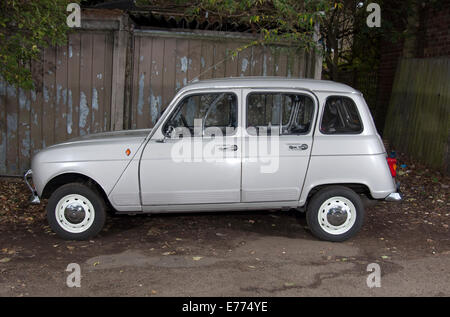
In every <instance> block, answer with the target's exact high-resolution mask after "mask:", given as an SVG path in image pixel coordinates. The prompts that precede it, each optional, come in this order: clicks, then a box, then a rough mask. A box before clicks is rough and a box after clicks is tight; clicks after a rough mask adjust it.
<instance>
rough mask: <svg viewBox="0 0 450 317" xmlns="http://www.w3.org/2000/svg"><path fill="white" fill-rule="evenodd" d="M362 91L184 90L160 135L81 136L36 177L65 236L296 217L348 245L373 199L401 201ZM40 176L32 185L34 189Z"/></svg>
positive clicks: (296, 83)
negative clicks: (181, 220) (184, 221)
mask: <svg viewBox="0 0 450 317" xmlns="http://www.w3.org/2000/svg"><path fill="white" fill-rule="evenodd" d="M395 170H396V161H395V159H391V158H388V156H387V154H386V150H385V148H384V145H383V142H382V140H381V138H380V136H379V135H378V133H377V130H376V128H375V125H374V122H373V120H372V117H371V114H370V111H369V108H368V106H367V104H366V102H365V101H364V98H363V96H362V94H361V93H360V92H358V91H356V90H355V89H353V88H351V87H349V86H346V85H343V84H339V83H335V82H330V81H318V80H303V79H286V78H270V77H264V78H254V77H250V78H245V77H244V78H228V79H217V80H208V81H198V82H195V83H192V84H190V85H188V86H186V87H184V88H182V89H181V90H180V91H179V92H178V93H177V94H176V96H175V97H174V99H173V100H172V102H171V103H170V104H169V105H168V106H167V108H166V110H165V111H164V112H163V113H162V115H161V117H160V118H159V120H158V121H157V123H156V124H155V126H154V127H153V129H146V130H131V131H115V132H108V133H100V134H93V135H87V136H82V137H79V138H76V139H72V140H69V141H66V142H64V143H61V144H57V145H53V146H50V147H48V148H46V149H44V150H42V151H40V152H39V153H37V154H36V155H35V156H34V158H33V160H32V166H31V170H29V171H28V172H27V173H26V175H25V180H26V181H27V183H28V185H29V187H30V189H31V191H32V193H33V196H32V201H33V202H34V203H39V200H40V199H39V198H49V200H48V205H47V216H48V222H49V224H50V226H51V227H52V229H53V230H54V231H55V232H56V233H57V234H58V235H59V236H60V237H62V238H64V239H73V240H84V239H89V238H91V237H93V236H95V235H96V234H98V233H99V232H100V231H101V229H102V227H103V225H104V223H105V216H106V209H111V210H113V211H114V212H116V213H126V214H137V213H170V212H188V211H191V212H199V211H224V210H261V209H283V210H286V209H296V210H298V211H300V212H306V219H307V222H308V226H309V228H310V230H311V232H312V233H313V234H314V235H315V236H316V237H318V238H320V239H323V240H329V241H344V240H346V239H348V238H350V237H352V236H353V235H354V234H355V233H356V232H357V231H358V230H359V229H360V228H361V226H362V223H363V219H364V204H363V199H364V200H367V199H370V200H387V201H400V200H401V199H402V198H401V195H400V193H399V192H398V184H397V183H396V182H395ZM31 175H32V179H33V183H32V184H33V185H31V184H30V183H29V182H28V179H29V176H31Z"/></svg>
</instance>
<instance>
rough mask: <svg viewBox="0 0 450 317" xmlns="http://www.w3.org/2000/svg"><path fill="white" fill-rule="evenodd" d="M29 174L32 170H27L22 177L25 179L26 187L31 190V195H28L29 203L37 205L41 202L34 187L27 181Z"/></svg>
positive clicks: (31, 173)
mask: <svg viewBox="0 0 450 317" xmlns="http://www.w3.org/2000/svg"><path fill="white" fill-rule="evenodd" d="M31 175H33V171H32V170H28V171H27V172H26V173H25V175H23V179H24V180H25V183H26V184H27V186H28V188H29V189H30V191H31V197H30V203H31V204H33V205H38V204H40V203H41V200H40V199H39V196H38V194H37V192H36V189H34V187H33V186H31V184H30V182H29V181H28V178H29V177H31Z"/></svg>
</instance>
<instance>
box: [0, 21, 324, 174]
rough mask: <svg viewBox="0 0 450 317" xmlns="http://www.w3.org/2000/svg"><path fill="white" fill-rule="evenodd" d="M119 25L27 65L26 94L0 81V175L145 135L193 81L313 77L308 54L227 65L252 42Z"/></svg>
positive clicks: (263, 53) (243, 58)
mask: <svg viewBox="0 0 450 317" xmlns="http://www.w3.org/2000/svg"><path fill="white" fill-rule="evenodd" d="M115 21H116V22H117V21H122V20H115ZM122 22H123V21H122ZM122 22H120V24H119V23H116V24H114V23H113V24H111V26H110V27H109V28H108V29H105V30H101V29H98V28H97V27H98V25H100V24H98V23H97V22H96V21H95V20H93V21H91V25H93V27H92V28H91V29H82V30H80V31H78V32H75V33H71V34H70V35H69V40H68V43H67V45H66V46H63V47H58V48H49V49H46V50H45V51H44V52H43V56H42V62H40V63H33V64H32V65H31V69H32V73H33V76H34V79H35V83H36V89H35V90H33V91H24V90H23V89H17V88H16V87H14V86H11V85H7V84H6V83H5V82H3V81H2V80H0V175H21V174H22V173H23V172H24V171H25V170H26V169H27V168H29V166H30V161H31V158H32V156H33V154H35V153H36V152H37V151H39V150H40V149H42V148H45V147H47V146H50V145H52V144H55V143H59V142H62V141H64V140H67V139H70V138H73V137H77V136H80V135H86V134H89V133H96V132H102V131H108V130H111V129H123V128H133V129H134V128H147V127H152V126H153V125H154V124H155V122H156V120H157V118H158V114H159V112H160V111H161V109H162V108H163V107H164V106H166V105H167V104H168V103H169V101H170V100H171V99H172V97H173V96H174V95H175V93H176V92H177V91H178V90H179V89H180V88H181V87H183V86H185V85H186V84H187V83H188V82H189V81H191V80H193V79H194V78H196V77H199V78H200V79H208V78H222V77H230V76H235V77H236V76H272V75H276V76H289V77H307V78H314V76H315V75H316V76H317V69H316V68H315V57H314V54H313V53H306V52H298V51H297V50H295V49H292V48H289V47H264V46H258V47H250V48H247V49H245V50H243V51H241V52H240V53H239V54H238V55H237V56H235V57H234V58H230V54H231V52H232V51H233V50H234V49H236V48H238V47H242V46H243V45H244V44H247V43H249V42H250V41H251V40H252V38H250V37H248V36H247V37H246V36H240V35H230V34H229V33H219V32H211V31H209V32H208V31H205V32H195V31H194V32H181V33H182V34H180V32H172V31H155V30H135V31H134V32H132V33H128V32H127V31H124V28H123V23H122ZM101 25H105V24H104V23H103V24H101ZM119 25H120V26H119ZM130 34H131V35H130ZM128 39H130V40H128ZM130 45H131V46H130ZM126 52H128V54H129V55H127V54H126ZM127 61H128V62H127ZM221 61H222V62H221ZM127 67H128V68H127ZM127 83H130V84H127Z"/></svg>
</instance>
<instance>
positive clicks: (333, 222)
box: [306, 186, 364, 242]
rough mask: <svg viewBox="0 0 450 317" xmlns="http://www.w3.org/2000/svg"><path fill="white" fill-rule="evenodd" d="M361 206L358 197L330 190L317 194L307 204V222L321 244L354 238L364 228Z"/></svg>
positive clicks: (337, 188) (335, 188)
mask: <svg viewBox="0 0 450 317" xmlns="http://www.w3.org/2000/svg"><path fill="white" fill-rule="evenodd" d="M363 220H364V206H363V203H362V201H361V198H360V197H359V195H358V194H357V193H355V192H354V191H353V190H351V189H350V188H347V187H343V186H331V187H327V188H324V189H322V190H320V191H318V192H317V193H316V194H315V195H314V196H313V197H312V199H311V201H310V203H309V204H308V209H307V212H306V221H307V223H308V227H309V228H310V230H311V232H312V233H313V234H314V235H315V236H316V237H318V238H319V239H322V240H327V241H333V242H340V241H345V240H347V239H349V238H351V237H353V236H354V235H355V234H356V233H357V232H358V231H359V229H361V226H362V224H363Z"/></svg>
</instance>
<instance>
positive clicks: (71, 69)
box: [0, 32, 113, 175]
mask: <svg viewBox="0 0 450 317" xmlns="http://www.w3.org/2000/svg"><path fill="white" fill-rule="evenodd" d="M112 45H113V38H112V34H111V33H110V32H79V33H75V34H71V35H70V36H69V41H68V44H67V45H66V46H63V47H58V48H49V49H46V50H45V51H44V53H43V63H34V64H33V65H32V71H33V76H34V79H35V83H36V87H35V90H32V91H24V90H23V89H17V88H15V87H13V86H11V85H7V84H5V83H4V82H2V81H0V140H1V143H0V174H7V175H14V174H20V173H21V172H23V171H24V170H25V169H27V168H28V167H29V165H30V159H31V157H32V155H33V154H34V153H36V152H37V151H38V150H40V149H42V148H44V147H46V146H49V145H52V144H55V143H58V142H62V141H64V140H67V139H70V138H73V137H76V136H79V135H84V134H88V133H95V132H101V131H106V130H109V128H110V118H111V115H110V109H111V106H110V105H111V82H112V77H111V69H112V52H113V51H112Z"/></svg>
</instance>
